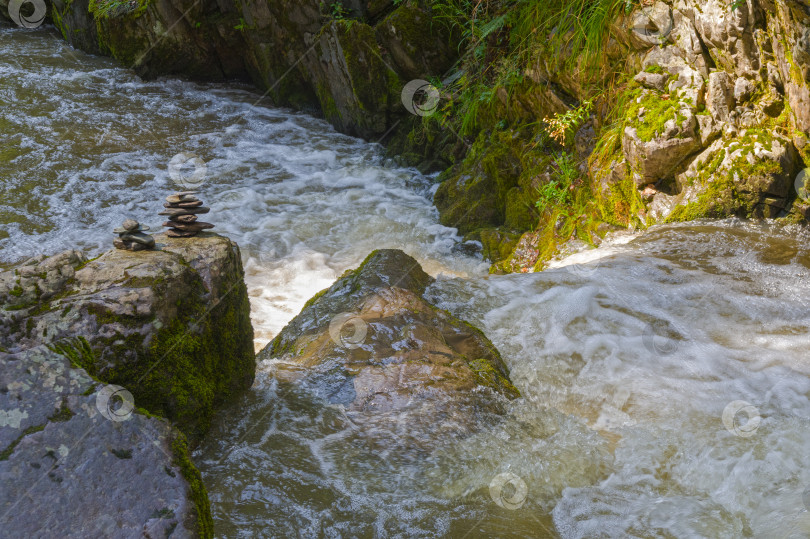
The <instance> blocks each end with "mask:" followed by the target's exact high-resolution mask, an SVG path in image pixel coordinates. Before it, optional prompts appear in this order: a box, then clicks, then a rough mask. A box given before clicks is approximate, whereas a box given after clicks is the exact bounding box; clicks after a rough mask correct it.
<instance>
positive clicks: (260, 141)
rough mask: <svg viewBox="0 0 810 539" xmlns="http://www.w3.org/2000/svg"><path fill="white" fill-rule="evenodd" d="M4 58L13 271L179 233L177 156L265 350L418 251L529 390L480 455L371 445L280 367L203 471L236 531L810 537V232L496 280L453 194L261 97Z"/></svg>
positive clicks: (1, 157) (415, 434)
mask: <svg viewBox="0 0 810 539" xmlns="http://www.w3.org/2000/svg"><path fill="white" fill-rule="evenodd" d="M0 49H1V50H2V55H0V100H1V101H2V103H3V108H2V112H1V114H2V115H0V129H1V130H2V134H3V137H4V144H3V146H2V151H0V189H1V190H2V191H0V193H2V196H0V223H2V226H3V228H2V231H0V248H2V254H0V259H2V261H5V262H9V261H12V260H15V259H17V258H20V257H24V256H29V255H31V254H34V253H39V252H47V253H50V252H54V251H57V250H59V249H64V248H67V247H73V246H76V245H79V246H81V247H82V248H84V249H86V250H87V251H88V252H89V253H93V252H97V251H99V250H101V249H106V248H108V247H109V244H110V240H111V234H110V231H111V229H112V228H113V227H114V226H116V225H117V224H118V223H119V222H120V221H121V219H122V218H124V217H125V216H132V217H134V218H136V219H139V220H141V221H143V222H146V223H148V224H158V223H159V221H158V219H157V216H156V213H157V212H158V211H159V209H160V199H162V197H163V196H165V194H166V193H167V192H169V191H170V190H173V189H175V186H174V185H173V184H172V180H171V179H170V174H169V168H168V167H169V161H170V159H171V158H172V156H174V155H175V154H177V153H179V152H194V153H196V154H197V155H199V156H200V157H201V158H202V159H204V160H205V161H206V163H207V165H206V166H207V178H206V179H205V180H204V181H203V182H202V183H201V185H200V187H201V197H202V198H203V199H204V200H206V201H208V202H210V205H211V206H212V212H211V214H210V216H211V217H210V219H208V220H210V221H212V222H214V223H215V224H216V225H217V230H219V231H220V232H221V233H224V234H227V235H228V236H230V237H232V238H234V239H235V240H237V241H238V242H239V243H240V245H241V246H242V252H243V257H244V261H245V266H246V269H247V273H248V279H247V280H248V287H249V291H250V294H251V302H252V310H253V321H254V325H255V327H256V328H257V344H262V343H264V342H266V341H267V339H269V338H270V337H271V336H272V335H273V334H274V333H275V332H276V331H277V330H278V329H279V328H280V327H281V326H282V325H283V324H284V323H285V322H286V321H287V320H289V319H290V318H292V316H294V315H295V313H296V312H297V310H298V309H299V308H300V306H301V305H302V304H303V302H304V301H305V300H306V299H307V298H308V297H309V296H310V295H311V294H312V293H314V292H315V291H317V290H318V289H320V288H323V287H324V286H325V285H327V284H329V283H331V281H332V280H333V279H334V278H335V275H336V274H339V273H340V272H342V271H343V270H344V269H346V268H348V267H351V266H353V265H356V263H357V262H358V261H359V260H360V259H362V258H363V257H364V256H365V255H366V254H367V253H368V252H369V251H370V250H371V249H373V248H377V247H399V248H403V249H404V250H406V251H408V252H409V253H411V254H413V255H414V256H416V257H417V258H418V259H419V260H420V262H422V263H423V265H424V266H425V268H426V269H427V270H428V271H429V272H430V273H432V274H434V275H439V280H438V281H437V282H436V284H434V285H433V286H432V287H431V288H430V290H429V295H430V297H431V298H432V300H433V301H435V302H436V303H438V304H439V305H441V306H442V307H444V308H447V309H449V310H451V311H452V312H453V313H455V314H457V315H458V316H461V317H463V318H466V319H468V320H470V321H471V322H473V323H475V324H477V325H478V326H479V327H481V328H482V329H483V330H484V332H485V333H486V334H487V335H488V336H489V337H490V338H491V339H492V341H493V342H494V343H495V344H496V345H497V346H498V347H499V349H500V350H501V352H502V353H503V356H504V358H505V360H506V361H507V363H508V364H509V367H510V369H511V371H512V378H513V381H514V383H515V385H516V386H517V387H518V388H519V389H520V390H521V392H522V394H523V397H522V398H520V399H518V400H516V401H514V402H512V403H509V404H508V406H507V409H506V413H505V414H504V415H503V416H501V417H499V418H488V419H487V420H486V421H484V422H483V423H482V425H483V428H482V429H481V430H479V431H478V432H476V433H475V434H474V435H471V436H467V437H453V438H450V437H446V438H436V437H435V435H429V434H426V430H425V429H424V428H423V426H424V424H428V423H430V422H431V421H433V420H435V418H432V417H425V418H424V421H419V422H410V423H408V424H404V425H403V424H400V423H398V422H396V421H392V422H390V423H388V422H380V424H377V425H374V426H373V427H374V428H371V429H358V428H357V427H356V425H355V424H354V423H353V422H352V418H351V417H349V416H347V413H346V412H345V411H344V410H343V409H341V408H340V407H339V406H334V405H328V404H327V403H323V402H319V401H318V400H317V399H315V398H314V397H312V396H311V395H308V394H307V393H306V392H304V391H302V390H301V389H300V388H298V387H296V386H290V385H285V384H282V383H279V382H278V381H277V380H275V379H273V378H272V377H271V376H269V375H268V374H267V371H266V369H264V367H263V366H262V368H260V371H259V374H258V376H257V382H256V384H255V385H254V387H253V388H252V390H251V391H249V392H247V393H246V394H245V395H244V396H243V397H242V398H241V399H240V400H239V402H237V403H234V405H233V406H231V407H229V408H228V409H226V410H223V411H222V412H221V413H220V414H219V416H218V418H217V420H216V422H215V425H214V427H213V429H212V431H211V434H210V436H208V438H207V440H206V441H205V442H204V444H203V445H202V447H201V448H200V449H199V450H198V451H197V452H196V454H195V456H196V459H197V462H198V464H199V467H200V470H201V471H202V473H203V477H204V479H205V482H206V485H207V486H208V489H209V494H210V497H211V501H212V506H213V511H214V518H215V521H216V533H217V535H219V536H228V537H235V536H257V537H258V536H262V537H264V536H279V537H287V536H290V537H296V536H300V537H317V536H324V537H375V536H376V537H388V536H399V537H433V536H449V537H492V536H498V537H547V536H562V537H583V538H584V537H624V536H632V537H730V538H731V537H780V538H781V537H806V536H808V535H810V513H808V510H810V468H808V465H807V464H808V458H809V457H810V361H808V351H810V337H808V335H809V334H810V236H808V233H807V231H805V230H802V229H798V228H790V227H789V228H779V227H776V226H775V225H769V224H752V223H744V222H737V221H725V222H719V223H693V224H689V225H681V226H667V227H654V228H653V229H651V230H649V231H648V232H646V233H644V234H642V235H639V236H637V237H633V238H632V239H631V238H626V239H627V240H630V241H623V242H615V243H613V244H612V245H610V246H606V247H602V248H600V249H597V250H595V251H590V252H588V253H582V254H580V255H575V256H574V257H572V258H569V259H567V260H565V261H562V262H560V263H559V264H557V267H555V268H553V269H550V270H548V271H546V272H544V273H541V274H530V275H511V276H492V277H488V276H486V273H485V271H483V270H484V267H485V266H484V265H483V264H482V263H481V262H480V260H476V259H473V258H469V257H463V256H460V255H455V254H453V252H452V250H451V249H452V245H453V243H454V242H455V241H456V240H457V237H456V236H455V235H454V231H453V230H450V229H447V228H444V227H442V226H440V225H438V224H437V221H436V213H435V210H434V209H433V208H432V207H431V204H430V193H431V187H432V184H431V181H430V180H429V179H428V178H424V177H421V176H420V175H418V174H417V173H415V172H414V171H413V170H407V169H400V168H396V167H392V166H386V164H385V163H384V162H383V161H382V159H381V157H380V155H381V154H380V151H379V148H377V147H375V146H373V145H369V144H366V143H363V142H361V141H358V140H356V139H352V138H349V137H345V136H342V135H339V134H337V133H335V132H334V131H333V130H332V129H331V128H329V127H328V126H327V125H326V124H325V123H323V122H322V121H319V120H315V119H312V118H310V117H307V116H305V115H301V114H293V113H290V112H286V111H279V110H274V109H269V108H265V107H263V106H261V105H256V104H255V103H256V100H257V99H258V97H259V96H258V95H257V94H256V93H255V92H253V91H250V90H249V89H247V88H239V87H234V86H225V85H198V84H191V83H187V82H179V81H172V80H166V81H158V82H151V83H144V82H142V81H140V80H139V79H137V77H135V76H134V75H133V74H132V73H131V72H129V71H127V70H124V69H121V68H119V67H116V66H115V65H114V64H113V63H112V62H110V61H108V60H105V59H100V58H94V57H90V56H87V55H84V54H81V53H79V52H76V51H73V50H71V49H69V48H68V47H66V46H65V45H64V44H63V43H61V42H60V41H59V40H58V39H56V38H54V37H53V35H51V34H50V33H49V32H48V31H47V30H39V31H36V32H23V31H4V32H0ZM186 172H189V171H186ZM735 412H736V413H735ZM431 436H433V437H431ZM404 439H408V440H412V439H416V440H418V441H419V442H421V443H420V444H419V447H420V449H419V450H418V451H414V450H412V449H410V448H412V447H413V444H410V443H402V442H403V440H404Z"/></svg>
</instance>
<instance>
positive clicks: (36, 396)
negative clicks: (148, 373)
mask: <svg viewBox="0 0 810 539" xmlns="http://www.w3.org/2000/svg"><path fill="white" fill-rule="evenodd" d="M78 348H79V349H83V345H78ZM84 355H85V357H87V356H88V355H89V352H88V351H87V350H84ZM79 357H80V354H78V353H76V354H72V353H71V354H67V355H65V354H62V353H58V352H56V351H54V350H51V349H49V348H48V347H46V346H44V345H40V346H37V347H34V348H29V349H26V350H24V351H22V352H17V353H14V354H6V353H2V352H0V484H2V485H3V486H2V488H0V529H2V533H0V535H2V536H3V537H170V536H171V537H178V538H180V537H212V536H213V529H212V526H213V521H212V519H211V512H210V507H209V503H208V496H207V494H206V492H205V488H204V486H203V484H202V479H201V477H200V474H199V472H198V471H197V469H196V468H195V467H194V465H193V464H192V463H191V460H190V459H189V454H188V447H187V444H186V439H185V437H184V436H183V435H182V434H181V433H179V432H178V431H177V430H176V429H175V428H173V427H172V426H171V425H170V424H169V423H168V422H167V421H166V420H161V419H158V418H156V417H153V416H150V415H147V414H145V413H144V411H143V410H138V409H136V408H133V407H132V406H131V401H123V402H122V401H120V400H119V399H117V397H115V396H114V395H115V394H114V393H112V391H111V389H110V388H109V386H105V385H104V384H101V383H99V382H98V381H97V380H93V379H92V378H91V377H90V376H89V375H88V374H87V372H86V371H85V370H84V369H82V368H78V367H77V364H76V359H77V358H79ZM118 396H119V397H120V396H121V394H120V393H118ZM111 397H113V398H111ZM128 404H129V405H128Z"/></svg>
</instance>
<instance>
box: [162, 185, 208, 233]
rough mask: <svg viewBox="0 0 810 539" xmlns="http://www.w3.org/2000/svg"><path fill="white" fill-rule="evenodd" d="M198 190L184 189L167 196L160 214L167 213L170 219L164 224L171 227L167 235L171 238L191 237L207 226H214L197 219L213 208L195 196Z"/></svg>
mask: <svg viewBox="0 0 810 539" xmlns="http://www.w3.org/2000/svg"><path fill="white" fill-rule="evenodd" d="M195 193H196V191H182V192H180V193H174V194H173V195H169V196H167V197H166V203H165V204H163V206H164V207H165V208H166V209H165V210H163V211H162V212H160V214H159V215H166V216H168V217H169V220H168V221H166V222H165V223H163V226H168V227H170V228H169V230H168V231H167V232H166V235H167V236H169V237H170V238H190V237H192V236H196V235H197V234H199V233H200V232H201V231H203V230H205V229H206V228H214V225H212V224H211V223H204V222H202V221H197V215H199V214H201V213H208V212H209V211H211V208H206V207H205V206H203V205H202V201H201V200H199V199H198V198H197V197H195V196H194V194H195Z"/></svg>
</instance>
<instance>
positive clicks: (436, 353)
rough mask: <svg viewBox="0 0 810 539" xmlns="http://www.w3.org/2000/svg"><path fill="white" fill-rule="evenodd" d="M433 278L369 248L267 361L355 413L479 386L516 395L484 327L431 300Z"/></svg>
mask: <svg viewBox="0 0 810 539" xmlns="http://www.w3.org/2000/svg"><path fill="white" fill-rule="evenodd" d="M432 282H433V279H432V278H431V277H430V276H429V275H428V274H426V273H425V272H424V271H423V270H422V268H421V267H420V265H419V263H418V262H417V261H416V260H414V259H413V258H411V257H410V256H408V255H407V254H405V253H403V252H402V251H398V250H379V251H374V252H373V253H371V254H370V255H369V256H368V258H366V260H365V261H364V262H363V264H362V265H361V266H360V267H359V268H357V269H356V270H354V271H350V272H347V273H346V274H345V275H344V276H343V277H341V278H340V279H339V280H338V281H337V282H335V284H333V285H332V286H331V287H329V288H328V289H326V290H324V291H322V292H321V293H319V294H318V295H316V296H315V297H313V298H312V299H311V300H310V302H309V303H308V304H307V305H306V306H305V307H304V309H303V310H302V311H301V313H300V314H299V315H298V316H296V317H295V318H294V319H293V320H292V321H291V322H290V323H289V324H288V325H287V327H285V328H284V329H283V330H282V331H281V333H279V335H278V336H277V337H276V338H275V339H274V340H273V341H272V342H271V343H270V344H269V345H268V346H267V347H266V348H265V349H264V350H262V351H261V352H260V353H259V356H258V359H259V360H265V361H264V363H263V364H262V363H260V365H263V368H266V369H269V370H271V371H272V372H273V373H274V374H275V375H276V376H277V377H279V378H281V379H284V380H287V381H296V382H298V383H300V384H302V385H303V386H304V387H306V388H307V389H308V390H310V391H312V392H313V393H314V394H315V395H316V396H318V397H321V398H323V399H325V400H326V401H328V402H330V403H333V404H340V405H343V406H344V407H345V408H346V409H347V410H350V411H361V412H374V413H377V412H386V411H390V410H397V409H402V408H405V407H408V406H410V405H411V404H412V403H413V402H414V401H425V400H439V401H442V402H445V400H444V397H448V396H450V397H453V396H465V397H466V396H469V395H470V394H473V393H476V392H478V393H480V394H481V395H483V394H489V395H492V394H498V395H503V396H506V397H508V398H514V397H517V396H518V391H517V390H516V389H515V387H514V386H513V385H512V383H511V382H510V381H509V371H508V369H507V367H506V365H505V364H504V362H503V360H502V359H501V357H500V355H499V353H498V351H497V349H496V348H495V346H494V345H493V344H492V343H491V342H490V341H489V340H488V339H487V338H486V336H484V334H483V333H482V332H481V331H480V330H478V329H476V328H475V327H473V326H471V325H470V324H468V323H466V322H463V321H461V320H459V319H457V318H455V317H453V316H452V315H451V314H450V313H448V312H447V311H443V310H441V309H438V308H437V307H435V306H433V305H431V304H430V303H429V302H428V301H427V300H426V299H425V298H424V297H423V293H424V291H425V289H426V287H427V286H428V285H429V284H430V283H432Z"/></svg>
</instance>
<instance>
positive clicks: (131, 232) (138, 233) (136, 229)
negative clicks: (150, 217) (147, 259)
mask: <svg viewBox="0 0 810 539" xmlns="http://www.w3.org/2000/svg"><path fill="white" fill-rule="evenodd" d="M146 230H149V227H148V226H142V225H141V224H140V223H139V222H138V221H136V220H134V219H127V220H126V221H124V224H123V225H121V226H120V227H119V228H116V229H115V230H113V232H115V233H116V234H118V237H117V238H115V239H114V240H113V245H115V248H116V249H124V250H127V251H145V250H147V249H154V248H155V238H153V237H152V236H150V235H149V234H144V231H146Z"/></svg>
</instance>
